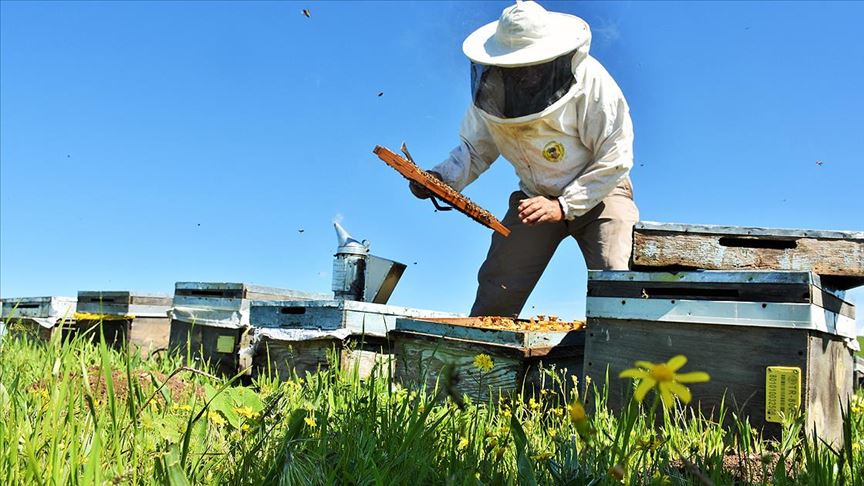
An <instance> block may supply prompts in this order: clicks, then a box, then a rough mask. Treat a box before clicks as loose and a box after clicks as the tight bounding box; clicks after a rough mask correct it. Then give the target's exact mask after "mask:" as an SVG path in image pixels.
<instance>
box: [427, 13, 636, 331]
mask: <svg viewBox="0 0 864 486" xmlns="http://www.w3.org/2000/svg"><path fill="white" fill-rule="evenodd" d="M590 44H591V31H590V29H589V28H588V24H587V23H585V21H584V20H582V19H580V18H579V17H575V16H573V15H567V14H562V13H555V12H547V11H546V10H545V9H544V8H543V7H541V6H540V5H539V4H537V3H535V2H531V1H523V2H517V3H516V5H513V6H511V7H508V8H507V9H505V10H504V12H503V13H502V14H501V18H500V19H499V20H498V21H497V22H492V23H490V24H487V25H484V26H483V27H480V28H479V29H477V30H476V31H475V32H473V33H472V34H471V35H469V36H468V38H467V39H465V42H464V43H463V44H462V50H463V51H464V52H465V55H466V56H468V58H469V59H470V60H471V95H472V99H473V104H472V105H471V106H470V107H469V108H468V112H467V113H466V114H465V118H464V119H463V121H462V126H461V130H460V138H461V139H462V141H461V143H460V144H459V145H458V146H457V147H456V148H455V149H453V151H452V152H451V153H450V156H449V157H448V158H447V160H445V161H444V162H442V163H440V164H438V165H437V166H436V167H435V168H433V169H432V170H431V171H430V172H433V173H434V175H436V176H437V177H439V178H440V179H441V180H442V181H444V182H446V183H447V184H449V185H450V186H451V187H453V188H454V189H455V190H457V191H462V190H463V189H465V187H466V186H468V185H469V184H471V183H472V182H473V181H474V180H475V179H477V177H479V176H480V174H482V173H483V172H485V171H486V169H488V168H489V166H491V165H492V163H493V162H494V161H495V160H496V159H497V158H498V156H499V155H503V156H504V158H505V159H507V160H508V161H510V163H511V164H513V167H514V168H515V169H516V175H517V176H518V177H519V190H518V191H516V192H514V193H513V194H511V195H510V204H509V209H508V211H507V215H506V216H505V217H504V220H503V221H502V223H503V224H504V226H506V227H507V228H509V229H510V231H511V233H510V236H509V237H504V236H501V235H500V234H498V233H495V234H493V235H492V244H491V245H490V247H489V253H488V255H487V256H486V261H485V262H483V265H482V266H481V267H480V271H479V274H478V277H477V280H478V283H479V287H478V289H477V297H476V299H475V301H474V305H473V307H472V309H471V315H473V316H479V315H499V316H515V315H518V314H519V313H520V312H521V310H522V307H523V306H524V305H525V302H526V301H527V300H528V296H529V295H530V294H531V291H532V290H533V289H534V286H535V285H536V284H537V281H538V280H539V279H540V275H542V273H543V271H544V270H545V268H546V265H547V264H548V263H549V260H550V259H551V258H552V255H553V253H554V252H555V249H556V248H557V247H558V245H559V244H560V243H561V241H562V240H564V239H565V238H566V237H567V236H568V235H569V236H572V237H573V238H575V239H576V241H577V242H578V244H579V247H580V248H581V249H582V254H583V256H584V257H585V262H586V264H587V266H588V268H589V269H597V270H626V269H628V264H629V260H630V251H631V244H632V230H633V225H634V223H635V222H636V221H638V219H639V211H638V209H637V208H636V205H635V203H634V202H633V189H632V186H631V183H630V177H629V172H630V168H631V167H632V166H633V125H632V122H631V120H630V111H629V108H628V106H627V101H626V100H625V99H624V95H623V94H622V92H621V89H620V88H619V87H618V85H617V84H616V83H615V81H614V80H613V79H612V76H610V75H609V73H608V72H607V71H606V69H604V68H603V66H602V65H600V63H599V62H598V61H597V60H596V59H594V58H593V57H591V56H590V55H589V54H588V49H589V47H590ZM411 190H412V192H413V193H414V195H415V196H417V197H419V198H421V199H425V198H427V197H429V192H428V190H426V189H425V188H423V187H422V186H419V185H416V184H412V185H411Z"/></svg>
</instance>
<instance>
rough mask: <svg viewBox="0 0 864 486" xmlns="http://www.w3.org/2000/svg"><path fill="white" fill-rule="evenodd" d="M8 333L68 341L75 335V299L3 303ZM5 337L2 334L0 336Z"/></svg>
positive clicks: (19, 299)
mask: <svg viewBox="0 0 864 486" xmlns="http://www.w3.org/2000/svg"><path fill="white" fill-rule="evenodd" d="M2 321H3V325H4V326H5V332H8V333H10V334H24V335H29V336H32V337H35V338H38V339H45V340H49V339H51V338H52V337H53V336H54V335H55V334H56V333H61V334H62V337H63V338H64V339H65V338H67V337H69V336H71V335H72V334H73V333H74V330H75V328H74V325H75V298H74V297H60V296H50V297H20V298H6V299H3V301H2ZM0 334H2V333H0Z"/></svg>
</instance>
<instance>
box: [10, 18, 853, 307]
mask: <svg viewBox="0 0 864 486" xmlns="http://www.w3.org/2000/svg"><path fill="white" fill-rule="evenodd" d="M507 4H508V2H466V3H459V2H440V3H439V2H418V3H398V2H384V3H362V2H352V3H339V2H311V1H310V2H300V3H291V2H248V3H232V2H219V3H207V2H189V3H182V2H153V3H151V2H113V3H108V2H105V3H96V2H93V3H82V2H46V3H39V2H9V1H4V2H2V3H0V204H2V206H0V267H2V271H0V292H2V294H3V295H4V296H24V295H46V294H67V295H74V294H75V292H77V291H78V290H82V289H106V290H107V289H132V290H139V291H147V292H166V293H171V292H172V291H173V284H174V282H176V281H182V280H199V281H245V282H254V283H258V284H262V285H270V286H276V287H286V288H295V289H304V290H308V291H328V290H329V286H330V267H331V258H332V253H333V251H334V250H335V245H336V237H335V234H334V231H333V229H332V225H331V222H332V221H333V220H334V219H338V220H340V221H342V223H343V225H344V226H345V227H346V228H347V229H348V230H349V231H350V232H351V233H352V234H353V235H354V236H356V237H358V238H365V239H368V240H370V241H371V242H372V249H373V252H374V253H375V254H378V255H380V256H383V257H387V258H392V259H395V260H399V261H402V262H404V263H407V264H408V270H407V271H406V273H405V276H404V277H403V280H402V282H401V283H400V285H399V287H397V289H396V292H395V293H394V295H393V297H392V299H391V303H394V304H401V305H407V306H413V307H421V308H434V309H440V310H450V311H457V312H467V311H468V309H469V308H470V305H471V302H472V301H473V297H474V292H475V288H476V271H477V268H478V267H479V265H480V263H481V262H482V260H483V258H484V256H485V253H486V250H487V247H488V242H489V236H490V232H489V231H488V230H487V229H485V228H484V227H482V226H479V225H477V224H475V223H473V222H471V221H470V220H468V219H467V218H464V217H463V216H461V215H459V214H455V213H449V214H443V213H433V212H432V208H431V205H430V204H429V203H428V202H426V201H417V200H414V199H413V198H412V197H411V196H410V195H409V193H408V192H407V189H406V184H405V183H404V181H403V180H402V179H401V177H399V176H398V175H397V174H396V173H395V172H393V171H392V170H391V169H389V168H387V167H386V166H384V164H383V163H381V162H380V161H379V160H378V159H377V158H376V157H375V156H374V155H372V153H371V150H372V148H373V147H374V146H375V145H376V144H381V145H385V146H389V147H391V148H394V149H396V148H398V146H399V144H400V143H401V142H402V141H403V140H404V141H406V142H407V143H408V146H409V147H410V149H411V152H412V154H413V155H414V158H415V159H416V160H417V161H418V163H420V164H421V165H423V166H426V167H430V166H432V165H434V164H436V163H438V162H439V161H440V160H442V159H443V158H444V157H445V156H446V155H447V153H448V152H449V150H450V149H451V148H452V147H453V146H455V145H456V143H457V142H458V138H457V135H458V126H459V121H460V119H461V117H462V114H463V113H464V110H465V108H466V107H467V106H468V103H469V86H468V84H469V83H468V81H469V71H468V62H467V60H466V59H465V58H464V56H463V54H462V53H461V44H462V40H463V39H464V38H465V36H466V35H468V34H469V33H470V32H471V31H472V30H474V29H475V28H477V27H479V26H480V25H482V24H484V23H486V22H489V21H492V20H494V19H496V18H497V17H498V15H499V14H500V12H501V10H502V9H503V8H504V7H505V6H507ZM544 6H546V7H547V8H548V9H550V10H556V11H564V12H569V13H572V14H576V15H579V16H581V17H583V18H584V19H585V20H587V21H588V22H589V24H590V25H591V27H592V30H593V32H594V41H593V44H592V49H591V52H592V54H593V55H594V56H595V57H596V58H598V59H599V60H600V61H601V62H602V63H603V64H604V65H605V66H606V67H607V69H608V70H609V71H610V72H611V73H612V75H613V76H614V77H615V79H616V80H617V81H618V83H619V85H620V86H621V88H622V89H623V91H624V93H625V95H626V97H627V99H628V101H629V104H630V106H631V111H632V116H633V121H634V125H635V132H636V142H635V154H636V166H635V168H634V171H633V174H632V176H633V180H634V185H635V189H636V199H637V203H638V205H639V207H640V210H641V214H642V218H643V219H644V220H652V221H668V222H683V223H706V224H729V225H753V226H768V227H793V228H815V229H849V230H864V199H862V197H861V188H862V181H864V165H862V162H861V157H862V154H864V136H862V135H861V132H862V122H861V114H862V113H864V93H862V91H861V89H860V80H861V79H862V78H864V38H862V37H861V36H860V28H859V27H860V19H861V18H862V17H864V5H862V4H861V3H807V2H792V3H782V2H770V3H692V4H691V3H640V2H634V3H593V2H584V3H582V2H580V3H564V2H545V3H544ZM304 8H308V9H310V11H311V18H306V17H304V16H303V15H302V13H301V11H302V9H304ZM382 92H383V95H381V96H378V94H379V93H382ZM817 161H821V162H822V164H821V165H819V164H817ZM515 187H516V178H515V175H514V173H513V170H512V168H511V167H510V166H509V164H508V163H507V162H506V161H504V160H499V161H498V162H497V163H496V164H495V165H494V166H493V167H492V169H490V171H489V172H487V173H486V174H484V175H483V176H482V177H481V178H480V179H479V180H478V181H477V182H475V183H474V184H473V185H472V186H470V187H469V188H468V189H467V190H466V191H465V193H466V194H467V195H468V196H469V197H471V198H472V199H474V200H475V201H477V202H478V203H480V204H481V205H483V206H484V207H486V208H487V209H489V210H491V211H492V212H493V213H495V214H497V215H499V217H503V214H504V212H505V210H506V201H507V196H508V194H509V193H510V192H511V191H512V190H514V189H515ZM301 229H302V230H303V231H302V232H300V230H301ZM415 262H416V264H415ZM584 293H585V266H584V263H583V261H582V257H581V254H580V253H579V251H578V248H577V246H576V244H575V242H565V244H563V245H562V246H561V248H559V251H558V254H557V255H556V256H555V258H554V260H553V261H552V264H551V265H550V268H549V269H548V270H547V272H546V274H545V275H544V277H543V279H542V280H541V282H540V284H539V285H538V287H537V289H536V290H535V292H534V294H533V295H532V297H531V299H530V301H529V303H528V305H527V307H526V310H525V314H536V313H545V314H557V315H559V316H561V317H564V318H568V319H569V318H577V317H581V316H583V315H584ZM850 298H852V299H857V300H859V301H864V292H861V291H857V292H853V293H851V294H850ZM859 314H864V312H859ZM860 320H861V318H860V317H859V322H860Z"/></svg>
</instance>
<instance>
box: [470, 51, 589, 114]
mask: <svg viewBox="0 0 864 486" xmlns="http://www.w3.org/2000/svg"><path fill="white" fill-rule="evenodd" d="M574 54H575V51H574V52H570V53H567V54H564V55H563V56H559V57H556V58H555V59H552V60H551V61H547V62H544V63H540V64H533V65H530V66H519V67H501V66H491V65H486V64H478V63H475V62H472V63H471V96H472V99H473V100H474V106H476V107H477V108H479V109H481V110H483V111H484V112H486V113H488V114H489V115H492V116H496V117H498V118H519V117H522V116H527V115H533V114H535V113H540V112H541V111H543V110H545V109H546V108H548V107H549V106H551V105H552V104H554V103H555V102H556V101H558V100H560V99H561V97H563V96H564V95H565V94H567V92H568V91H569V90H570V87H571V86H573V83H574V82H575V78H574V77H573V71H572V62H573V56H574Z"/></svg>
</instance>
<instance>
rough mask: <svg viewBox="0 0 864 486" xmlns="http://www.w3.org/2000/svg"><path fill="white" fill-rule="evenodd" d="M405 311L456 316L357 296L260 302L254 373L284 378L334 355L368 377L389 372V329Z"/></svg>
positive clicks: (254, 314)
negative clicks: (344, 298) (265, 373)
mask: <svg viewBox="0 0 864 486" xmlns="http://www.w3.org/2000/svg"><path fill="white" fill-rule="evenodd" d="M399 317H455V315H454V314H449V313H444V312H435V311H427V310H419V309H410V308H407V307H399V306H393V305H384V304H376V303H371V302H359V301H354V300H342V299H337V300H311V301H273V302H254V303H253V304H252V308H251V323H252V325H253V327H254V333H253V338H252V346H251V347H250V350H249V353H250V356H251V358H252V370H253V374H260V373H264V372H269V373H273V374H275V375H276V376H278V377H279V378H280V379H282V380H285V379H289V378H291V377H292V376H295V375H300V376H303V375H304V374H305V373H306V372H314V371H316V370H318V369H323V368H327V367H328V366H329V363H330V357H329V356H328V354H330V355H332V356H333V357H334V358H336V359H337V360H338V361H339V362H340V366H341V367H342V369H344V370H346V371H351V370H355V369H356V370H357V371H358V372H359V374H360V376H362V377H366V376H369V375H370V374H371V373H372V371H373V370H376V369H377V370H378V372H379V373H382V374H386V372H387V369H388V366H390V365H392V359H391V354H392V353H391V345H390V342H389V340H388V331H390V330H392V329H394V328H395V327H396V322H397V318H399Z"/></svg>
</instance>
